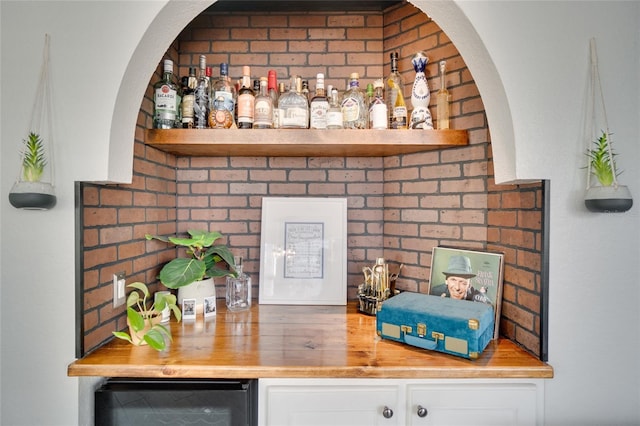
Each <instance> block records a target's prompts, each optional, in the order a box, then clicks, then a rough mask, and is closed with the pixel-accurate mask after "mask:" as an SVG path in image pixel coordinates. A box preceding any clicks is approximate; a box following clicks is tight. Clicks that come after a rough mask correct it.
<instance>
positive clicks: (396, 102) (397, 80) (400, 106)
mask: <svg viewBox="0 0 640 426" xmlns="http://www.w3.org/2000/svg"><path fill="white" fill-rule="evenodd" d="M389 56H390V57H391V73H390V74H389V75H388V76H387V81H386V82H387V85H386V93H385V95H384V96H385V99H386V102H387V113H388V114H389V128H390V129H406V128H407V116H408V114H407V105H406V103H405V101H404V94H403V90H404V79H403V78H402V75H401V74H400V73H399V72H398V52H392V53H390V55H389ZM398 98H400V99H398Z"/></svg>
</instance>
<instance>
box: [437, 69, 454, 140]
mask: <svg viewBox="0 0 640 426" xmlns="http://www.w3.org/2000/svg"><path fill="white" fill-rule="evenodd" d="M446 68H447V61H440V90H438V94H437V95H436V99H437V101H436V102H437V103H436V105H437V106H436V114H437V121H436V125H437V128H438V129H448V128H449V114H450V105H451V95H450V94H449V91H448V90H447V83H446V82H445V76H446Z"/></svg>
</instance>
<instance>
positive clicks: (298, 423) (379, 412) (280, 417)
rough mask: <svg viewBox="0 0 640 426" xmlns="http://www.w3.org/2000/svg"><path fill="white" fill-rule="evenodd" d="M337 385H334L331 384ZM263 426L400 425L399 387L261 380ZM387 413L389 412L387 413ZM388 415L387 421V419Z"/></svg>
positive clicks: (334, 381)
mask: <svg viewBox="0 0 640 426" xmlns="http://www.w3.org/2000/svg"><path fill="white" fill-rule="evenodd" d="M332 383H334V384H332ZM261 384H262V386H261V388H260V390H261V391H260V396H259V401H260V402H259V404H260V424H261V425H265V426H270V425H271V426H328V425H330V426H359V425H362V426H378V425H380V426H392V425H399V424H401V423H400V422H399V421H398V420H399V414H400V413H399V411H400V410H401V408H402V407H401V405H400V402H399V393H398V386H395V385H380V384H370V385H368V384H356V385H351V384H344V382H342V381H340V380H329V381H327V382H326V384H325V383H322V384H295V385H287V384H274V383H270V381H269V380H268V379H266V380H261ZM385 409H386V410H387V411H386V412H385ZM385 414H386V417H385Z"/></svg>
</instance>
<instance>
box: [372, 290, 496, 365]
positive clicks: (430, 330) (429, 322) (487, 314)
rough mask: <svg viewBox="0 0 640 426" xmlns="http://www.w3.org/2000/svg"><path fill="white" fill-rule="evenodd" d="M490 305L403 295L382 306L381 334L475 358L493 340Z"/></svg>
mask: <svg viewBox="0 0 640 426" xmlns="http://www.w3.org/2000/svg"><path fill="white" fill-rule="evenodd" d="M494 321H495V320H494V314H493V308H492V307H491V305H487V304H484V303H480V302H472V301H469V300H456V299H450V298H444V297H438V296H431V295H428V294H422V293H414V292H408V291H406V292H403V293H400V294H398V295H396V296H394V297H392V298H390V299H387V300H385V301H384V302H383V303H382V308H381V309H380V311H378V314H377V316H376V329H377V332H378V335H379V336H380V337H382V338H384V339H389V340H395V341H397V342H402V343H406V344H408V345H411V346H416V347H419V348H423V349H429V350H433V351H438V352H444V353H447V354H451V355H456V356H460V357H464V358H468V359H475V358H478V356H479V355H480V354H481V353H482V351H484V349H485V348H486V347H487V345H488V344H489V342H490V341H491V339H492V337H493V328H494Z"/></svg>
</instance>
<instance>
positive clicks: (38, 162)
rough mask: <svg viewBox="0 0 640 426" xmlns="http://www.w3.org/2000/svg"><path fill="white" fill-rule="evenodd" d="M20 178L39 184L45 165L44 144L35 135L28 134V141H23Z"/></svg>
mask: <svg viewBox="0 0 640 426" xmlns="http://www.w3.org/2000/svg"><path fill="white" fill-rule="evenodd" d="M23 142H24V150H23V152H22V153H23V158H22V178H23V179H24V180H25V181H27V182H39V181H40V179H41V178H42V173H43V172H44V167H45V166H46V165H47V159H46V157H45V153H44V142H43V141H42V139H41V138H40V135H38V134H37V133H34V132H31V133H29V139H27V140H23Z"/></svg>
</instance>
